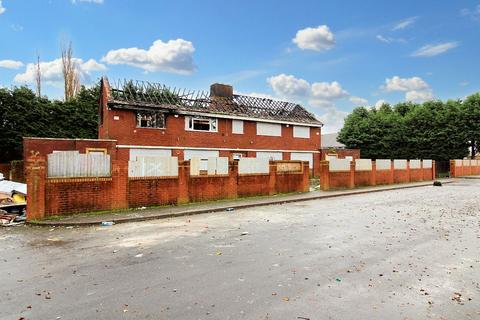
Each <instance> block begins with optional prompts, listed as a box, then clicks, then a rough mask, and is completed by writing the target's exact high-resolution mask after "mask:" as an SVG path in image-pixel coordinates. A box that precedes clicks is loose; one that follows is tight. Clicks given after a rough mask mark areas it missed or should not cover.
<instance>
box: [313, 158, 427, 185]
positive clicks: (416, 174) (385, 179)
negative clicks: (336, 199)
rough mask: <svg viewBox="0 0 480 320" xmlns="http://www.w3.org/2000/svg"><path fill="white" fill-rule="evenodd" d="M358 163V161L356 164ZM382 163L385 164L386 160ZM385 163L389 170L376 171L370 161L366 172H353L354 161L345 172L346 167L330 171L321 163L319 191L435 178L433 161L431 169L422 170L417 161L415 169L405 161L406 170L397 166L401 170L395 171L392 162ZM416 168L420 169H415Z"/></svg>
mask: <svg viewBox="0 0 480 320" xmlns="http://www.w3.org/2000/svg"><path fill="white" fill-rule="evenodd" d="M360 161H361V160H358V161H357V162H360ZM365 161H369V160H365ZM382 161H384V162H383V163H385V161H387V160H382ZM388 161H389V160H388ZM402 161H404V160H402ZM368 163H370V162H368ZM386 163H387V165H386V167H387V168H388V164H389V163H390V169H385V165H384V166H383V168H382V170H377V169H376V163H375V161H372V162H371V168H370V167H368V170H355V160H354V161H352V162H351V163H350V170H346V169H347V167H345V168H342V169H341V170H342V171H330V168H329V162H328V161H322V162H321V163H320V189H321V190H331V189H349V188H355V187H362V186H375V185H386V184H396V183H408V182H415V181H428V180H433V178H434V177H435V161H432V166H431V168H423V162H421V164H419V162H418V160H416V168H415V169H410V162H409V161H406V168H405V166H404V165H403V166H399V167H400V168H402V169H399V168H397V169H395V168H394V162H393V161H389V162H386ZM403 164H405V162H403ZM418 166H420V168H417V167H418ZM344 169H345V170H344Z"/></svg>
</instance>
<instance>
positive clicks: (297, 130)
mask: <svg viewBox="0 0 480 320" xmlns="http://www.w3.org/2000/svg"><path fill="white" fill-rule="evenodd" d="M293 137H294V138H306V139H308V138H310V127H303V126H293Z"/></svg>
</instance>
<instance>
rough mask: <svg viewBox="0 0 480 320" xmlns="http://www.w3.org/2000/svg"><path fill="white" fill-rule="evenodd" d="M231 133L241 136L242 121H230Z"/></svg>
mask: <svg viewBox="0 0 480 320" xmlns="http://www.w3.org/2000/svg"><path fill="white" fill-rule="evenodd" d="M232 133H235V134H243V121H242V120H233V121H232Z"/></svg>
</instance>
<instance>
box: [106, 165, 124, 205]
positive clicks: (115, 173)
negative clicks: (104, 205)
mask: <svg viewBox="0 0 480 320" xmlns="http://www.w3.org/2000/svg"><path fill="white" fill-rule="evenodd" d="M112 185H113V192H112V197H111V198H110V201H111V204H110V207H111V208H112V209H125V208H128V197H127V195H128V161H126V160H112Z"/></svg>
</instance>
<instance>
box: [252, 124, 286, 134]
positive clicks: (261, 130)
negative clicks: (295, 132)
mask: <svg viewBox="0 0 480 320" xmlns="http://www.w3.org/2000/svg"><path fill="white" fill-rule="evenodd" d="M269 131H270V132H269ZM257 136H269V137H281V136H282V125H281V124H279V123H269V122H257Z"/></svg>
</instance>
